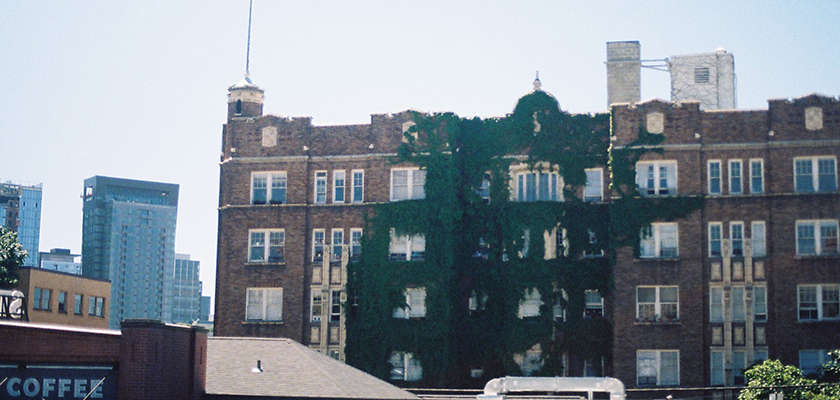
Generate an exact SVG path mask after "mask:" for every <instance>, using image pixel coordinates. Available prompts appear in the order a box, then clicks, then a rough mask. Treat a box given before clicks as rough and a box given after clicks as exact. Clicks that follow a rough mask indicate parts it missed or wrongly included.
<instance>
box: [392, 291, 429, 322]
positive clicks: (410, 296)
mask: <svg viewBox="0 0 840 400" xmlns="http://www.w3.org/2000/svg"><path fill="white" fill-rule="evenodd" d="M393 317H394V318H399V319H419V318H425V317H426V288H422V287H419V288H407V289H405V307H397V308H395V309H394V313H393Z"/></svg>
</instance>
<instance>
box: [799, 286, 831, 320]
mask: <svg viewBox="0 0 840 400" xmlns="http://www.w3.org/2000/svg"><path fill="white" fill-rule="evenodd" d="M796 291H797V292H798V296H797V297H798V300H799V303H798V309H799V320H800V321H823V320H829V321H836V320H838V319H840V285H838V284H821V285H799V286H797V288H796Z"/></svg>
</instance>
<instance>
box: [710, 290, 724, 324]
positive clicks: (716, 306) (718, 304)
mask: <svg viewBox="0 0 840 400" xmlns="http://www.w3.org/2000/svg"><path fill="white" fill-rule="evenodd" d="M709 322H723V288H722V287H712V288H709Z"/></svg>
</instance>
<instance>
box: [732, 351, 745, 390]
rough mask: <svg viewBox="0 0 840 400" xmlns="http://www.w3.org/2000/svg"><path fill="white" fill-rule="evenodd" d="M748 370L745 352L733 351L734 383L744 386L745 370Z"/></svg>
mask: <svg viewBox="0 0 840 400" xmlns="http://www.w3.org/2000/svg"><path fill="white" fill-rule="evenodd" d="M745 369H747V357H746V354H745V353H744V351H743V350H734V351H732V383H733V384H735V385H743V384H744V370H745Z"/></svg>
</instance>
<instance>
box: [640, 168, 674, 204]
mask: <svg viewBox="0 0 840 400" xmlns="http://www.w3.org/2000/svg"><path fill="white" fill-rule="evenodd" d="M650 167H653V170H652V172H653V176H652V177H651V176H650V172H651V170H650ZM662 168H665V169H664V171H665V177H664V178H665V188H662V180H663V176H662V171H663V169H662ZM669 169H670V170H671V171H673V172H672V173H670V172H669ZM642 171H644V174H642V173H641V172H642ZM678 182H679V175H678V170H677V161H676V160H658V161H639V162H637V163H636V185H637V186H638V188H639V194H641V195H642V196H674V195H676V194H677V193H678V188H679V185H678ZM650 183H653V186H654V187H652V188H651V187H649V186H648V184H650Z"/></svg>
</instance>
